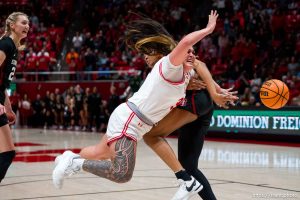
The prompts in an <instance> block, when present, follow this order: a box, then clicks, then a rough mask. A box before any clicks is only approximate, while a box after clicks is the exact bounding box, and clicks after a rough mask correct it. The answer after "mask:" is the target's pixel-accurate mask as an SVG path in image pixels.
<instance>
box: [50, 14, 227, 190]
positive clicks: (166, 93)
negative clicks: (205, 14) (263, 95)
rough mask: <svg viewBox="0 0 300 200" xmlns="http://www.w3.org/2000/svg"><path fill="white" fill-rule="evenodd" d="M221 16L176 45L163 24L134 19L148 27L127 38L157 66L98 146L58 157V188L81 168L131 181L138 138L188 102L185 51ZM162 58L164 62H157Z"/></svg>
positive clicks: (221, 100) (218, 97) (220, 99)
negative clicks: (174, 109) (186, 95)
mask: <svg viewBox="0 0 300 200" xmlns="http://www.w3.org/2000/svg"><path fill="white" fill-rule="evenodd" d="M217 17H218V15H217V13H216V12H215V11H212V12H211V14H210V15H209V22H208V24H207V27H206V28H204V29H202V30H199V31H195V32H192V33H190V34H188V35H187V36H185V37H184V38H183V39H182V40H181V41H180V42H179V43H178V45H176V43H175V42H174V40H173V39H172V37H171V36H170V35H169V34H168V32H167V31H166V30H165V29H164V28H163V27H162V26H161V25H160V24H159V23H156V22H154V21H153V20H150V19H147V20H141V21H138V20H137V22H135V23H138V25H140V26H145V27H144V28H142V30H143V32H140V33H138V34H137V33H136V31H132V32H130V31H129V33H127V37H126V42H127V44H128V46H130V47H133V48H134V49H136V50H138V51H139V52H141V53H144V54H145V59H146V62H147V63H148V64H149V65H151V63H150V62H152V63H156V65H155V66H154V68H153V70H152V71H151V73H150V74H149V75H148V76H147V78H146V80H145V82H144V83H143V85H142V86H141V88H140V89H139V91H138V92H137V93H135V94H134V95H133V97H131V98H130V99H129V100H128V102H127V103H123V104H121V105H120V106H118V107H117V108H116V109H115V111H114V112H113V113H112V115H111V117H110V119H109V122H108V128H107V134H105V135H104V136H103V137H102V140H101V141H100V143H99V144H97V145H94V146H89V147H86V148H84V149H82V151H81V152H80V155H77V154H74V153H73V152H71V151H66V152H64V153H63V154H62V155H61V156H58V157H57V158H56V160H55V163H56V167H55V169H54V171H53V174H52V178H53V183H54V185H55V186H56V187H57V188H61V187H62V184H63V180H64V177H65V176H69V175H73V174H75V173H77V172H79V171H80V170H84V171H86V172H89V173H93V174H95V175H97V176H100V177H103V178H107V179H109V180H111V181H114V182H118V183H123V182H127V181H129V180H130V179H131V177H132V174H133V170H134V166H135V158H136V145H137V140H139V139H140V138H141V137H142V136H143V135H144V134H145V133H147V132H148V131H149V130H150V129H151V128H152V127H153V126H154V125H155V123H157V122H158V121H160V120H161V119H162V118H163V117H164V116H166V115H167V114H168V113H169V112H170V110H171V109H172V108H174V107H176V105H178V104H179V103H180V102H181V101H183V100H184V96H185V89H186V84H185V80H186V78H185V76H184V72H189V71H190V70H191V69H192V64H185V65H183V63H184V62H185V61H186V59H187V57H188V55H187V52H188V50H189V48H190V47H192V46H193V45H194V44H195V43H197V42H198V41H200V40H201V39H202V38H203V37H205V36H206V35H208V34H210V33H211V32H212V31H213V30H214V28H215V25H216V20H217ZM154 29H155V30H154ZM128 30H130V26H128ZM151 31H152V33H153V32H154V31H156V32H155V33H156V34H157V33H158V32H159V33H160V34H159V35H160V36H158V37H151V35H153V34H152V33H151ZM147 33H149V35H147ZM175 46H176V47H175ZM164 55H167V56H164ZM163 56H164V57H163ZM160 58H161V59H160ZM158 59H160V60H159V61H158V62H157V60H158ZM185 63H188V62H185ZM187 78H189V77H187ZM211 95H212V98H213V99H214V101H215V102H216V103H217V104H221V105H225V103H226V102H227V101H228V99H230V97H229V96H227V95H222V94H217V93H216V92H215V93H214V94H211ZM83 158H89V159H83ZM106 159H110V160H106ZM188 188H189V189H190V192H198V191H200V190H201V189H202V186H201V184H200V183H199V182H197V181H196V180H195V179H193V180H192V181H191V182H190V185H188Z"/></svg>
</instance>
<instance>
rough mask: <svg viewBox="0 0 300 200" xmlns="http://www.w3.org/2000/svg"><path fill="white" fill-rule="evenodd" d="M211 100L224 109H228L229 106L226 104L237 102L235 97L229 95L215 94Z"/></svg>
mask: <svg viewBox="0 0 300 200" xmlns="http://www.w3.org/2000/svg"><path fill="white" fill-rule="evenodd" d="M212 99H213V100H214V102H215V103H216V104H217V105H218V106H219V107H221V108H225V109H228V108H229V105H228V102H234V101H236V100H238V99H239V98H238V97H237V96H235V95H231V94H220V93H218V94H216V95H214V96H213V97H212Z"/></svg>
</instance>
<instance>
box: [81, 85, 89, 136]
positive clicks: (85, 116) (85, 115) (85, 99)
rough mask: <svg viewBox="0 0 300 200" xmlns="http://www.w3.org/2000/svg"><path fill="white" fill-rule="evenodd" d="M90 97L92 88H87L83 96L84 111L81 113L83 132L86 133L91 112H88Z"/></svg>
mask: <svg viewBox="0 0 300 200" xmlns="http://www.w3.org/2000/svg"><path fill="white" fill-rule="evenodd" d="M89 95H90V88H89V87H87V88H85V90H84V93H83V94H82V110H81V111H80V119H81V129H82V131H86V130H87V129H88V119H89V112H88V107H89V105H88V97H89Z"/></svg>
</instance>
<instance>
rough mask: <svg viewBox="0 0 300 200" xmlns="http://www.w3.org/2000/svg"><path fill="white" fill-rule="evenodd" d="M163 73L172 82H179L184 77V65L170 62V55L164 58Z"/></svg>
mask: <svg viewBox="0 0 300 200" xmlns="http://www.w3.org/2000/svg"><path fill="white" fill-rule="evenodd" d="M161 72H162V75H163V77H164V78H165V79H167V80H168V81H171V82H178V81H181V80H182V79H183V66H182V64H181V65H178V66H175V65H173V64H172V63H171V62H170V57H169V55H168V56H166V57H165V58H164V59H163V60H162V69H161Z"/></svg>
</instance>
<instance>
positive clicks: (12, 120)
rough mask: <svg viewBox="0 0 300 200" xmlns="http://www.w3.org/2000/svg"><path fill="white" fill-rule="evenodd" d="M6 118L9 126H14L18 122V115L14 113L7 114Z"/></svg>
mask: <svg viewBox="0 0 300 200" xmlns="http://www.w3.org/2000/svg"><path fill="white" fill-rule="evenodd" d="M6 116H7V119H8V124H9V125H12V124H14V123H15V122H16V114H15V113H14V112H13V111H8V112H6Z"/></svg>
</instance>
